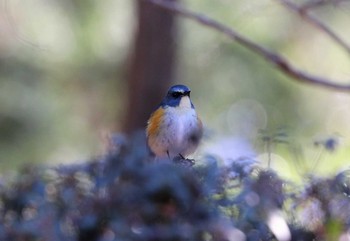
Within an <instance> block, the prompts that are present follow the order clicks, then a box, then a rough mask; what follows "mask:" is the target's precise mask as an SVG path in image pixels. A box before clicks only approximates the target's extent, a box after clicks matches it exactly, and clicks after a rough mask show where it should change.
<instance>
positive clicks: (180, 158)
mask: <svg viewBox="0 0 350 241" xmlns="http://www.w3.org/2000/svg"><path fill="white" fill-rule="evenodd" d="M173 162H175V163H176V164H180V165H184V166H188V167H192V166H193V165H194V164H195V160H194V159H189V158H185V157H184V156H183V155H181V154H179V155H178V156H175V157H174V159H173Z"/></svg>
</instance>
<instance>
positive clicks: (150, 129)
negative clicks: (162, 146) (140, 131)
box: [146, 107, 164, 136]
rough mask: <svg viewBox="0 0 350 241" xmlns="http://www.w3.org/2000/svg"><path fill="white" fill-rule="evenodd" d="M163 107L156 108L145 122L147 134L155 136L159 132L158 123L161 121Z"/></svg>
mask: <svg viewBox="0 0 350 241" xmlns="http://www.w3.org/2000/svg"><path fill="white" fill-rule="evenodd" d="M163 116H164V109H163V108H162V107H160V108H158V109H157V110H156V111H155V112H153V114H152V115H151V117H150V118H149V120H148V124H147V130H146V133H147V136H155V135H157V134H158V132H159V127H160V124H161V123H162V121H163Z"/></svg>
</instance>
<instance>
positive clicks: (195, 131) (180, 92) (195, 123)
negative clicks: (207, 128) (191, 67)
mask: <svg viewBox="0 0 350 241" xmlns="http://www.w3.org/2000/svg"><path fill="white" fill-rule="evenodd" d="M190 93H191V90H190V89H189V88H188V87H187V86H185V85H174V86H172V87H171V88H170V89H169V90H168V93H167V95H166V96H165V98H164V99H163V101H162V102H161V104H160V106H159V107H158V109H157V110H155V111H154V112H153V113H152V115H151V117H150V118H149V120H148V123H147V130H146V135H147V142H148V145H149V147H150V149H151V151H152V152H153V153H154V154H155V155H156V157H158V158H161V159H164V158H167V157H168V158H169V159H170V160H173V159H174V157H180V158H182V159H185V157H187V156H188V155H190V154H192V153H193V152H194V151H195V150H196V149H197V147H198V144H199V141H200V140H201V138H202V135H203V125H202V122H201V120H200V119H199V118H198V116H197V113H196V110H195V108H194V105H193V104H192V102H191V99H190Z"/></svg>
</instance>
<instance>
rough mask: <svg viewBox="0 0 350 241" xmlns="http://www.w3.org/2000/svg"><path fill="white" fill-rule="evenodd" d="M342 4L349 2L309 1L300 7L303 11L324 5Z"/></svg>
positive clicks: (343, 0) (334, 0) (340, 0)
mask: <svg viewBox="0 0 350 241" xmlns="http://www.w3.org/2000/svg"><path fill="white" fill-rule="evenodd" d="M342 2H349V0H310V1H308V2H306V3H304V4H302V5H301V6H300V8H302V9H303V10H304V11H307V10H310V9H314V8H317V7H322V6H325V5H338V4H340V3H342Z"/></svg>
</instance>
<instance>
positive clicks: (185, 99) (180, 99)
mask: <svg viewBox="0 0 350 241" xmlns="http://www.w3.org/2000/svg"><path fill="white" fill-rule="evenodd" d="M190 93H191V90H190V88H188V87H187V86H186V85H174V86H172V87H170V89H169V90H168V93H167V95H166V96H165V98H164V99H163V101H162V103H161V106H162V107H166V106H171V107H178V106H180V107H189V108H194V106H193V104H192V102H191V99H190Z"/></svg>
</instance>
